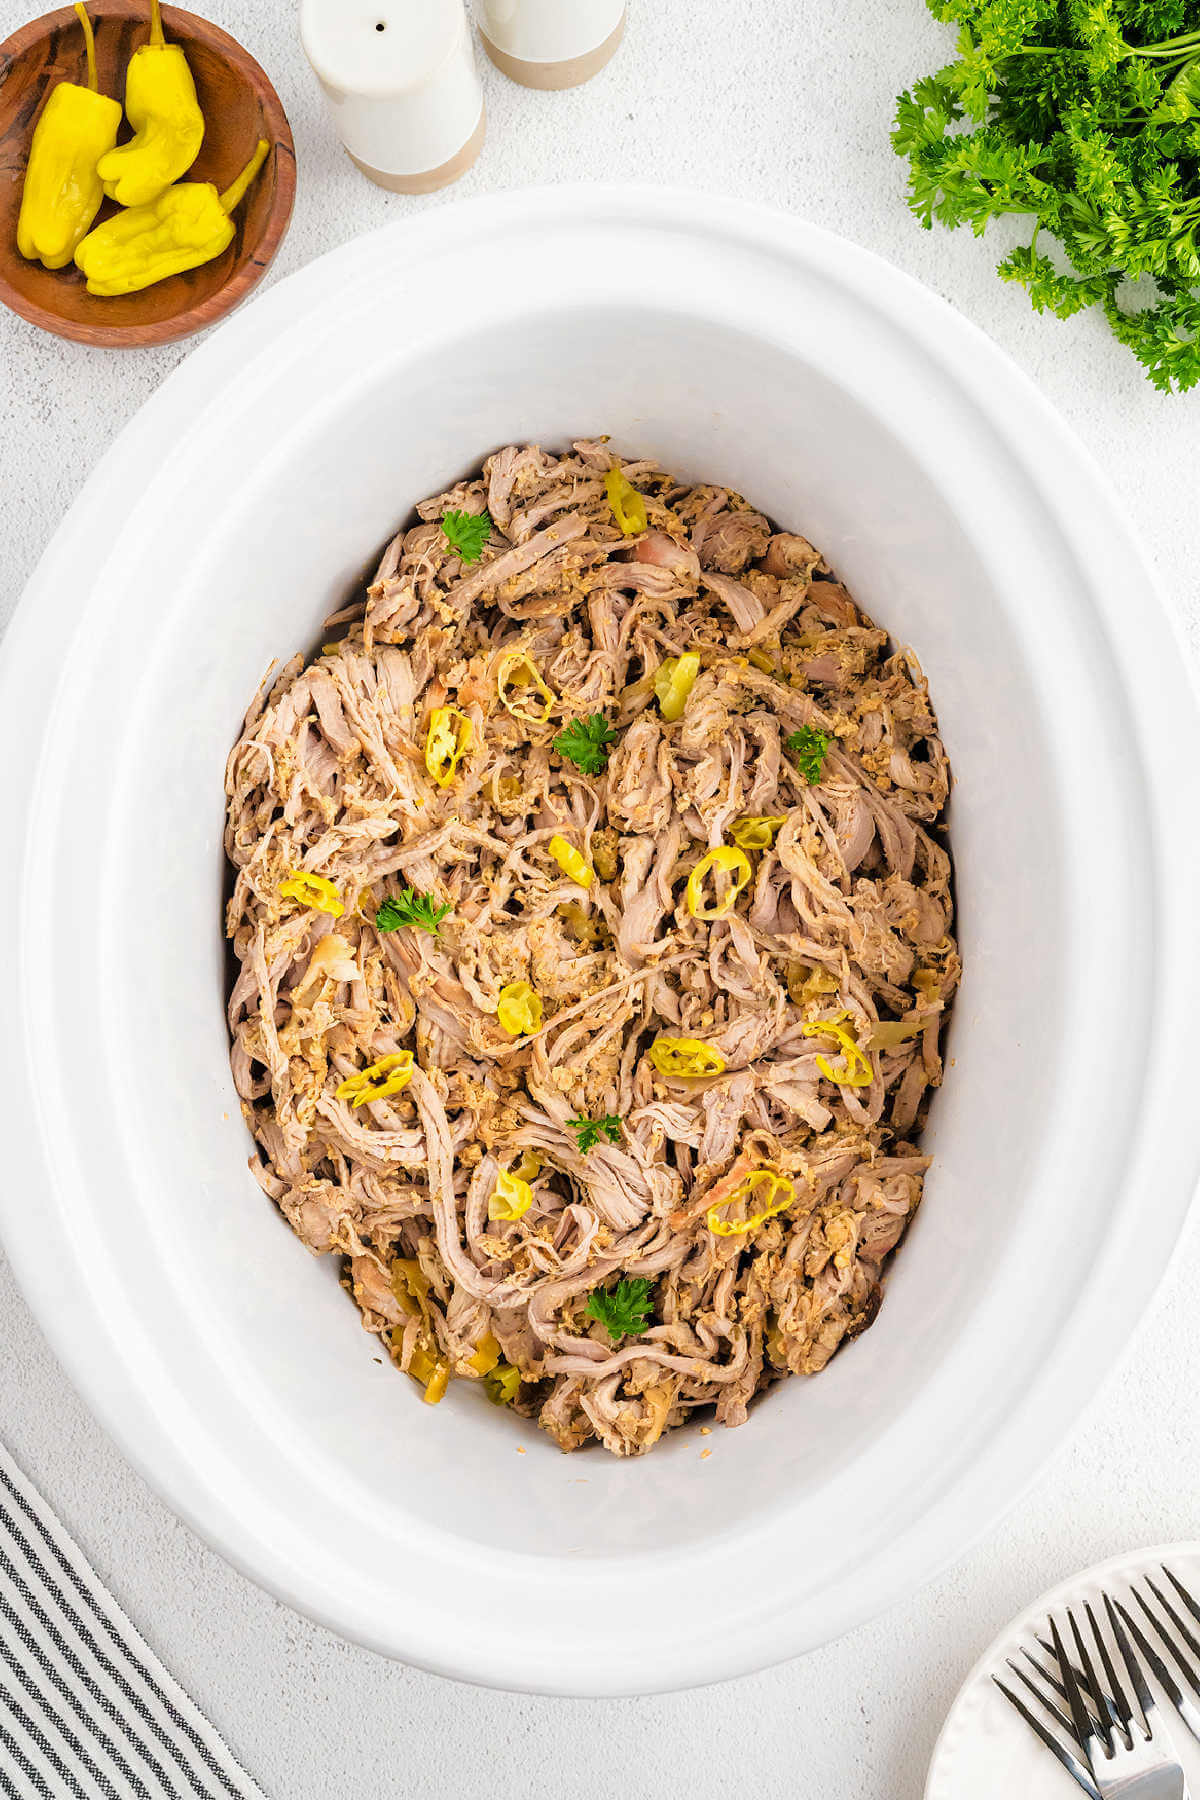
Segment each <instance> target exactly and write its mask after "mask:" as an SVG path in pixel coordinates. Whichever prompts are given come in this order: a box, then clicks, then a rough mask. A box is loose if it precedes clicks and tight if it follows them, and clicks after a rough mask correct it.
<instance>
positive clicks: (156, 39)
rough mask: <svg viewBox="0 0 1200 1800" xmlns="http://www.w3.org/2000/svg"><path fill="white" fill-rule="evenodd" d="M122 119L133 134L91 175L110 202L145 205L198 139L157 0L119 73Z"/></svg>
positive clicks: (185, 163)
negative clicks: (145, 32) (145, 34)
mask: <svg viewBox="0 0 1200 1800" xmlns="http://www.w3.org/2000/svg"><path fill="white" fill-rule="evenodd" d="M125 117H126V118H127V119H128V120H129V123H130V124H131V125H132V126H133V130H134V135H133V137H131V138H130V140H129V142H128V143H127V144H118V146H117V148H116V149H115V150H110V151H109V152H108V154H107V155H106V156H102V157H101V158H100V161H99V162H98V163H97V165H96V173H97V174H98V175H99V177H100V179H101V181H102V182H103V183H104V191H105V193H106V194H107V195H108V197H109V199H110V200H118V201H119V202H120V203H121V205H122V206H149V204H150V202H151V201H152V200H157V199H158V196H159V195H160V194H162V193H165V192H166V190H167V189H168V188H169V187H170V185H171V183H172V182H173V181H178V179H179V177H180V176H181V175H182V174H184V173H185V171H186V170H188V169H190V168H191V166H192V164H193V163H194V162H195V160H196V156H197V153H198V151H199V149H200V145H201V144H202V143H203V141H204V114H203V113H202V112H201V111H200V103H199V101H198V100H197V99H196V84H195V82H194V81H193V80H192V71H191V70H190V69H189V68H188V62H187V57H186V56H185V55H184V54H183V51H182V50H181V49H180V48H179V45H178V44H168V43H167V42H166V41H165V39H164V38H163V28H162V16H161V14H160V12H159V4H158V0H150V41H149V43H147V44H143V45H142V47H141V49H140V50H135V51H134V53H133V55H132V56H131V57H130V59H129V68H128V69H127V71H126V74H125Z"/></svg>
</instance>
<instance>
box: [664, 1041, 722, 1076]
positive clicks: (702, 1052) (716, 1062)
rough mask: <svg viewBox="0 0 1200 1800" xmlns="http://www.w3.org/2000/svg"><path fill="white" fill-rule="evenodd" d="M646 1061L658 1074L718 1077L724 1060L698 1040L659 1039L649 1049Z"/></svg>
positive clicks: (709, 1046)
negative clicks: (647, 1060) (648, 1056)
mask: <svg viewBox="0 0 1200 1800" xmlns="http://www.w3.org/2000/svg"><path fill="white" fill-rule="evenodd" d="M650 1061H651V1062H652V1063H653V1065H654V1067H655V1068H656V1069H657V1070H658V1072H659V1074H660V1075H682V1076H685V1077H691V1078H692V1079H694V1078H695V1077H696V1076H699V1075H720V1074H722V1073H723V1071H724V1068H725V1058H724V1057H723V1056H722V1055H721V1052H720V1051H719V1050H718V1049H717V1048H716V1046H715V1045H713V1044H706V1043H705V1042H704V1041H703V1039H701V1038H685V1037H659V1038H655V1040H654V1042H653V1043H652V1044H651V1046H650Z"/></svg>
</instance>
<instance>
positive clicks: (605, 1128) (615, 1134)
mask: <svg viewBox="0 0 1200 1800" xmlns="http://www.w3.org/2000/svg"><path fill="white" fill-rule="evenodd" d="M567 1128H568V1130H570V1131H573V1132H574V1133H575V1142H576V1144H577V1145H578V1148H579V1154H580V1155H581V1156H586V1155H587V1153H588V1151H589V1150H594V1149H595V1147H596V1145H597V1144H598V1143H599V1142H600V1139H601V1138H602V1137H606V1138H607V1139H608V1141H609V1143H610V1144H619V1143H620V1141H621V1121H620V1119H619V1118H618V1117H617V1115H616V1114H615V1113H606V1114H605V1116H604V1118H602V1119H568V1120H567Z"/></svg>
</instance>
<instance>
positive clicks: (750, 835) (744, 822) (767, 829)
mask: <svg viewBox="0 0 1200 1800" xmlns="http://www.w3.org/2000/svg"><path fill="white" fill-rule="evenodd" d="M786 824H787V814H786V813H784V814H783V815H782V816H780V815H778V814H761V815H755V816H747V817H746V818H744V819H735V820H734V822H733V824H732V825H731V826H730V827H729V835H730V837H731V838H732V839H733V841H734V843H735V844H736V845H737V846H738V848H739V849H740V850H769V849H770V848H771V845H772V844H773V843H774V842H775V834H776V832H777V831H778V830H779V828H780V826H781V825H786Z"/></svg>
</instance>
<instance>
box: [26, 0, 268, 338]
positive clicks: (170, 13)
mask: <svg viewBox="0 0 1200 1800" xmlns="http://www.w3.org/2000/svg"><path fill="white" fill-rule="evenodd" d="M87 7H88V12H89V13H90V14H91V15H92V18H93V19H97V18H119V19H120V18H131V17H135V16H138V15H140V14H141V13H142V12H143V11H144V10H145V8H144V0H87ZM162 16H163V23H164V25H166V27H167V31H168V34H171V33H172V32H176V33H178V32H180V30H181V28H182V31H183V33H185V34H186V35H187V36H188V37H193V38H198V39H199V40H200V41H201V42H202V43H204V44H205V45H206V46H207V47H208V48H209V49H210V50H212V51H214V52H215V53H216V54H217V55H219V56H221V57H222V58H223V59H224V60H225V62H227V63H228V64H230V65H231V66H232V67H233V68H235V69H237V70H238V71H239V72H240V73H241V74H242V75H243V76H244V77H245V78H246V79H247V80H248V81H249V82H250V83H251V84H252V85H253V87H254V88H255V90H256V91H257V93H258V94H259V96H260V99H261V103H262V108H263V113H264V116H265V120H266V124H267V126H268V129H269V135H270V138H271V148H272V151H273V152H274V155H273V157H272V159H271V163H270V165H269V167H270V170H271V173H272V176H273V180H274V191H273V193H272V196H271V207H270V211H269V213H268V215H267V222H266V226H265V228H264V231H263V234H262V237H261V238H260V239H259V242H258V243H257V245H256V246H255V251H254V255H253V257H249V258H247V259H246V261H245V262H243V263H241V264H240V265H239V266H238V267H237V268H236V269H234V271H233V273H232V274H231V275H230V277H229V279H228V280H227V281H226V282H225V283H224V284H223V285H222V286H221V287H219V288H218V289H217V291H216V293H215V294H209V295H208V296H207V297H206V298H205V299H203V300H198V301H197V302H196V303H195V305H193V306H188V307H185V308H184V310H183V311H182V312H178V313H173V314H172V316H171V317H170V318H169V319H159V320H157V321H156V322H153V323H148V324H145V325H92V324H87V325H84V324H82V323H78V322H76V321H75V320H74V319H67V318H64V317H63V315H62V314H61V313H56V312H52V311H51V310H50V308H49V307H45V306H41V305H39V304H38V302H37V301H36V300H28V299H26V297H25V296H24V295H23V294H22V293H21V292H20V291H19V290H18V289H16V288H14V287H13V286H12V284H11V282H10V281H9V280H8V277H7V276H6V275H5V273H4V271H3V269H2V268H0V302H2V303H3V304H4V305H5V306H7V307H9V308H10V309H11V311H13V312H15V313H17V314H19V315H20V317H21V318H23V319H27V320H28V321H29V323H30V324H31V325H38V326H40V327H41V329H42V330H43V331H49V332H52V333H53V334H54V335H55V336H56V337H65V338H70V339H71V340H72V341H73V342H75V343H77V344H88V345H90V346H92V347H94V348H97V349H130V350H142V349H147V348H150V347H151V346H153V345H156V344H169V343H172V342H174V340H175V339H177V338H182V337H190V336H192V334H193V333H194V332H197V331H203V330H204V329H205V327H206V326H208V325H214V324H216V322H217V320H218V319H222V318H224V316H225V314H226V313H228V312H231V311H232V310H233V308H234V307H235V306H236V305H237V304H238V302H239V301H240V300H242V299H243V298H244V297H245V296H246V294H248V293H249V291H250V289H251V288H252V287H254V286H255V285H256V284H257V283H258V282H259V281H261V280H262V277H263V276H264V275H265V274H266V271H267V267H268V265H269V264H270V263H271V261H272V260H273V258H274V256H275V253H276V251H277V250H278V249H279V246H280V244H281V243H282V241H283V235H284V232H285V231H286V230H287V228H288V222H289V220H290V219H291V216H292V207H293V205H294V204H295V199H296V146H295V142H294V140H293V138H292V128H291V126H290V125H289V124H288V118H287V114H286V113H285V112H284V110H283V102H282V100H280V98H279V95H278V94H277V93H276V91H275V87H274V84H273V82H272V81H271V79H270V77H269V76H268V75H267V73H266V70H265V69H264V68H263V66H262V64H261V63H260V62H259V61H258V60H257V58H255V57H253V56H251V54H250V52H249V50H247V49H246V48H245V47H244V46H243V45H241V44H239V43H238V41H237V39H236V38H233V37H230V35H229V33H228V32H227V31H224V30H222V28H221V26H219V25H214V24H213V23H212V21H211V20H210V19H203V18H201V17H200V15H199V14H198V13H192V12H188V11H186V10H185V8H183V7H181V6H170V5H164V7H163V9H162ZM74 19H75V10H74V8H73V7H71V6H59V7H55V9H54V11H53V12H48V13H43V14H42V16H41V17H40V18H38V19H31V20H29V22H28V23H27V24H25V25H21V26H18V28H17V30H16V31H14V32H13V33H12V35H11V36H10V37H7V38H5V39H4V42H3V43H0V70H3V69H7V67H8V66H9V64H11V63H12V62H15V61H16V59H17V57H18V56H23V55H24V54H25V52H26V51H28V50H30V49H32V48H33V46H34V45H35V44H38V43H40V42H41V40H42V39H43V38H48V37H49V36H50V35H51V33H52V32H54V31H58V30H61V29H62V28H63V27H64V26H66V25H69V24H70V23H71V22H72V20H74ZM2 89H3V84H2V83H0V91H2Z"/></svg>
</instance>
